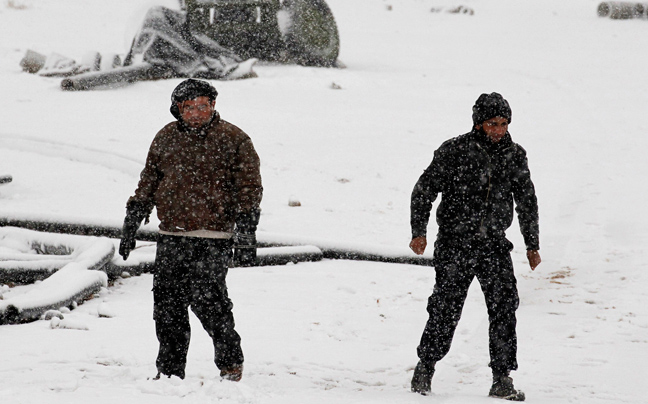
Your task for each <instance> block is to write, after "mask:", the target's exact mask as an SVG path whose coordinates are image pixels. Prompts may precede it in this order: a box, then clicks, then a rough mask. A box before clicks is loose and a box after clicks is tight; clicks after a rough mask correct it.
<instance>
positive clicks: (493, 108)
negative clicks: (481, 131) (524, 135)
mask: <svg viewBox="0 0 648 404" xmlns="http://www.w3.org/2000/svg"><path fill="white" fill-rule="evenodd" d="M472 110H473V115H472V119H473V124H475V125H481V124H482V123H483V122H484V121H487V120H489V119H492V118H495V117H497V116H500V117H502V118H505V119H506V120H507V121H508V123H511V115H512V112H511V107H510V106H509V103H508V102H507V101H506V100H505V99H504V97H502V96H501V95H500V94H498V93H490V94H482V95H480V96H479V98H477V101H475V105H474V106H473V109H472Z"/></svg>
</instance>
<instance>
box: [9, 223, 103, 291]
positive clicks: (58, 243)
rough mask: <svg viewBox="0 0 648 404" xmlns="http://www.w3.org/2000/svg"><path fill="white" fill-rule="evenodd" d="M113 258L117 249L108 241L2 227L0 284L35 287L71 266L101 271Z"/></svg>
mask: <svg viewBox="0 0 648 404" xmlns="http://www.w3.org/2000/svg"><path fill="white" fill-rule="evenodd" d="M114 255H115V246H114V245H113V243H112V242H111V241H110V240H108V239H106V238H96V237H78V236H72V235H67V234H65V235H60V234H56V235H55V234H51V233H42V232H37V231H32V230H26V229H20V228H16V227H0V282H3V283H14V284H29V283H34V282H35V281H38V280H43V279H45V278H47V277H49V276H50V275H52V274H53V273H54V272H56V271H58V270H60V269H61V268H63V267H64V266H66V265H67V264H69V263H72V262H76V263H78V264H79V265H82V266H84V267H85V268H88V269H90V270H98V269H101V268H103V267H104V266H105V265H106V264H107V263H108V262H110V260H111V259H112V258H113V256H114Z"/></svg>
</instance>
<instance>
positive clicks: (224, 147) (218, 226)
mask: <svg viewBox="0 0 648 404" xmlns="http://www.w3.org/2000/svg"><path fill="white" fill-rule="evenodd" d="M217 94H218V93H217V92H216V89H215V88H214V87H212V86H211V85H210V84H209V83H207V82H206V81H201V80H194V79H188V80H185V81H183V82H182V83H180V84H179V85H178V86H177V87H176V89H175V90H174V91H173V94H172V96H171V113H172V114H173V116H174V117H175V118H176V119H177V121H174V122H172V123H169V124H168V125H166V126H165V127H164V128H162V130H160V131H159V132H158V133H157V135H156V136H155V139H154V140H153V143H152V144H151V148H150V150H149V153H148V157H147V159H146V166H145V167H144V170H143V171H142V173H141V176H140V181H139V185H138V187H137V190H136V191H135V195H134V196H132V197H131V198H130V199H129V200H128V202H127V204H126V218H125V220H124V227H123V237H122V240H121V244H120V247H119V254H120V255H121V256H122V257H123V258H124V259H127V258H128V255H129V253H130V251H131V250H133V249H134V248H135V232H136V231H137V229H138V228H139V226H140V224H141V222H142V220H144V219H147V221H148V216H149V215H150V213H151V211H152V209H153V207H154V206H155V207H156V209H157V215H158V218H159V219H160V230H159V233H160V234H159V239H158V243H157V254H156V257H155V274H154V278H153V300H154V308H153V317H154V319H155V326H156V334H157V338H158V341H159V342H160V349H159V353H158V357H157V361H156V365H157V370H158V375H157V376H156V378H159V377H160V375H167V376H169V377H170V376H172V375H175V376H178V377H180V378H181V379H182V378H184V376H185V365H186V359H187V351H188V348H189V338H190V333H191V331H190V326H189V311H188V308H189V306H191V309H192V310H193V312H194V313H195V314H196V316H197V317H198V319H200V321H201V323H202V325H203V327H204V328H205V330H206V331H207V332H208V333H209V335H210V336H211V338H212V340H213V342H214V351H215V354H214V360H215V362H216V366H217V367H218V368H219V369H220V371H221V377H223V378H224V379H227V380H232V381H239V380H240V379H241V377H242V374H243V351H242V350H241V338H240V336H239V334H238V333H237V332H236V331H235V330H234V316H233V314H232V302H231V300H230V299H229V297H228V293H227V285H226V283H225V278H226V275H227V271H228V266H229V264H230V262H231V261H232V258H233V261H234V262H233V263H234V265H237V266H250V265H254V263H255V261H256V227H257V224H258V221H259V212H260V211H259V204H260V202H261V197H262V193H263V187H262V186H261V174H260V169H259V165H260V164H259V156H258V155H257V153H256V151H255V150H254V146H253V145H252V141H251V140H250V138H249V137H248V135H246V134H245V133H244V132H243V131H242V130H241V129H239V128H238V127H236V126H234V125H232V124H230V123H228V122H226V121H224V120H222V119H221V118H220V115H219V114H218V112H216V110H215V105H216V96H217ZM232 247H234V253H232Z"/></svg>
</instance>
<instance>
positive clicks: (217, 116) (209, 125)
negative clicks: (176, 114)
mask: <svg viewBox="0 0 648 404" xmlns="http://www.w3.org/2000/svg"><path fill="white" fill-rule="evenodd" d="M218 122H220V114H219V113H218V111H214V115H213V116H212V119H211V121H209V123H207V124H206V125H205V126H203V127H201V128H198V129H194V128H191V127H189V126H187V124H185V123H184V121H183V120H182V118H178V129H180V132H184V133H187V134H190V135H195V136H198V137H200V138H204V137H205V136H207V132H209V129H210V128H212V127H213V126H216V125H218Z"/></svg>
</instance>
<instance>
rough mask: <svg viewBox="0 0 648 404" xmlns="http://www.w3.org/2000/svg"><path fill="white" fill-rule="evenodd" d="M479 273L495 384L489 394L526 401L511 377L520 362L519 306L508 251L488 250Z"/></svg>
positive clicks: (481, 261)
mask: <svg viewBox="0 0 648 404" xmlns="http://www.w3.org/2000/svg"><path fill="white" fill-rule="evenodd" d="M480 263H481V265H480V268H479V269H478V271H477V277H478V279H479V282H480V284H481V287H482V291H483V292H484V296H485V298H486V306H487V308H488V317H489V323H490V325H489V346H490V357H491V362H490V367H491V369H492V371H493V385H492V387H491V389H490V392H489V396H491V397H497V398H503V399H506V400H511V401H524V400H525V395H524V393H523V392H521V391H519V390H516V389H515V387H514V386H513V379H512V378H511V377H509V373H510V371H511V370H515V369H517V367H518V364H517V334H516V331H515V327H516V324H517V320H516V317H515V311H516V310H517V308H518V306H519V302H520V300H519V297H518V292H517V281H516V279H515V274H514V272H513V264H512V262H511V256H510V254H509V253H492V252H490V253H486V254H485V255H484V258H483V260H480Z"/></svg>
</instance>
